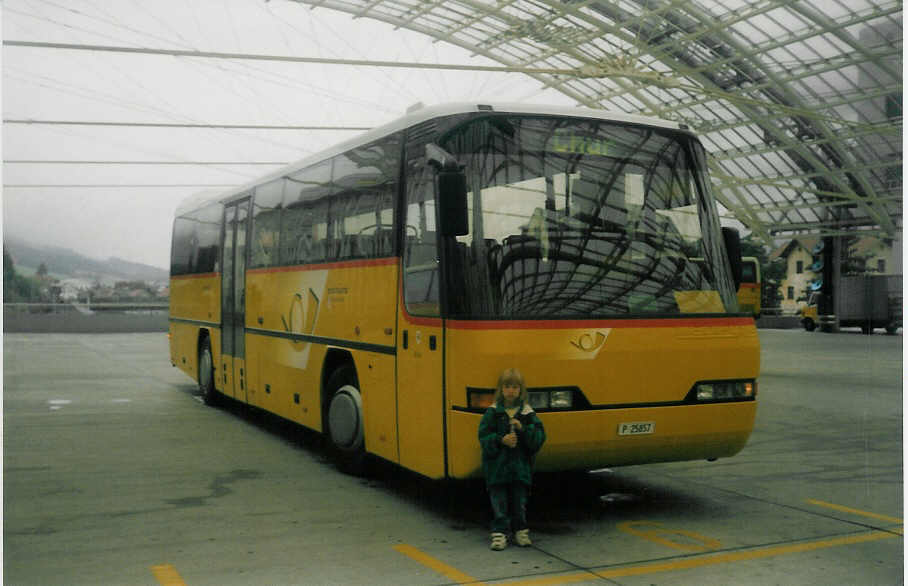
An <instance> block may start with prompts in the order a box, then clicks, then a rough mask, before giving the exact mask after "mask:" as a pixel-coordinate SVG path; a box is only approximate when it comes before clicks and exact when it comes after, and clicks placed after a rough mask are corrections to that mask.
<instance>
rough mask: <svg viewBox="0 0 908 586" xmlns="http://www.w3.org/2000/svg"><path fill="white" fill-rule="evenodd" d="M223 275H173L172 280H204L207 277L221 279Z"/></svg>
mask: <svg viewBox="0 0 908 586" xmlns="http://www.w3.org/2000/svg"><path fill="white" fill-rule="evenodd" d="M220 275H221V273H195V274H192V275H171V277H170V278H171V280H178V279H204V278H207V277H219V276H220Z"/></svg>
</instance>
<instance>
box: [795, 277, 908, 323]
mask: <svg viewBox="0 0 908 586" xmlns="http://www.w3.org/2000/svg"><path fill="white" fill-rule="evenodd" d="M838 295H840V300H841V302H840V304H839V307H838V311H839V314H838V320H839V326H840V327H845V328H847V327H859V328H861V331H862V332H864V333H865V334H872V333H873V329H874V328H884V329H885V330H886V333H887V334H894V333H895V332H896V330H898V329H899V328H900V327H902V276H901V275H854V276H845V277H842V278H841V282H840V284H839V291H838ZM822 296H823V293H821V292H820V291H815V292H813V293H811V294H810V297H809V298H808V300H807V307H805V308H804V309H803V310H802V312H801V324H802V325H803V326H804V329H805V330H807V331H808V332H812V331H813V330H815V329H816V328H817V327H818V326H821V325H826V323H825V322H829V323H830V324H831V322H832V321H833V319H834V317H835V316H833V315H828V316H827V315H820V313H819V309H818V308H819V307H820V306H821V305H822V301H823V297H822Z"/></svg>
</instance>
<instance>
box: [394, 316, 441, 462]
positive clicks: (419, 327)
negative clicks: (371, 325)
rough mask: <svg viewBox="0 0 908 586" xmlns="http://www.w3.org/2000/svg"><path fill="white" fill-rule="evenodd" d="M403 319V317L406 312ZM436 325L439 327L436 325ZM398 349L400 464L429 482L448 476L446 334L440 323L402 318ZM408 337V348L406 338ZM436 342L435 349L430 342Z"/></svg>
mask: <svg viewBox="0 0 908 586" xmlns="http://www.w3.org/2000/svg"><path fill="white" fill-rule="evenodd" d="M401 315H402V316H404V312H403V310H401ZM434 322H437V323H434ZM399 330H400V332H399V334H398V345H397V414H398V415H397V416H398V433H399V436H400V464H401V465H402V466H404V467H406V468H409V469H410V470H414V471H416V472H418V473H420V474H422V475H424V476H427V477H429V478H443V477H444V476H445V437H444V431H445V430H444V424H443V421H444V403H443V401H442V373H443V371H444V370H443V369H444V360H443V348H442V344H443V334H444V330H443V328H442V326H441V320H440V319H439V320H431V323H419V322H416V323H414V322H410V321H408V320H407V319H406V317H401V318H400V325H399ZM404 336H406V339H407V342H406V345H405V344H404V342H403V337H404ZM432 338H434V339H435V349H434V350H433V349H432V348H431V343H432V342H431V340H432Z"/></svg>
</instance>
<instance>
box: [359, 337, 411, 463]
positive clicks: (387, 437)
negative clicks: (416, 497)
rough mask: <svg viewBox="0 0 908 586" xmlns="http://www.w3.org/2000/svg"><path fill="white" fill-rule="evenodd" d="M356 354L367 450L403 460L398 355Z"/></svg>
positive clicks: (394, 460) (390, 459) (387, 458)
mask: <svg viewBox="0 0 908 586" xmlns="http://www.w3.org/2000/svg"><path fill="white" fill-rule="evenodd" d="M353 357H354V360H355V363H356V372H357V373H358V375H359V386H360V391H361V392H362V398H363V420H364V427H365V429H364V433H365V441H366V450H367V451H369V452H370V453H372V454H375V455H376V456H379V457H381V458H384V459H385V460H388V461H389V462H399V461H400V454H399V451H398V446H397V397H396V394H397V393H396V389H395V360H394V356H391V355H388V354H376V353H374V352H354V355H353Z"/></svg>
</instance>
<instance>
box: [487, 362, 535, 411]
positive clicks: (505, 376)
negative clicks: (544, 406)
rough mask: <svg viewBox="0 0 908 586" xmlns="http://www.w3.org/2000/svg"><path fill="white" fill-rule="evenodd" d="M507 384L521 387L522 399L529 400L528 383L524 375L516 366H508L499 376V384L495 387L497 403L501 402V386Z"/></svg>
mask: <svg viewBox="0 0 908 586" xmlns="http://www.w3.org/2000/svg"><path fill="white" fill-rule="evenodd" d="M505 385H508V386H518V387H520V399H519V400H520V401H523V402H524V403H526V402H527V398H528V397H527V385H526V382H524V380H523V375H522V374H520V371H519V370H517V369H516V368H506V369H504V370H503V371H502V372H501V374H500V375H499V376H498V386H497V387H495V401H494V402H495V403H497V404H499V405H500V404H501V402H502V399H501V388H502V387H504V386H505Z"/></svg>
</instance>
